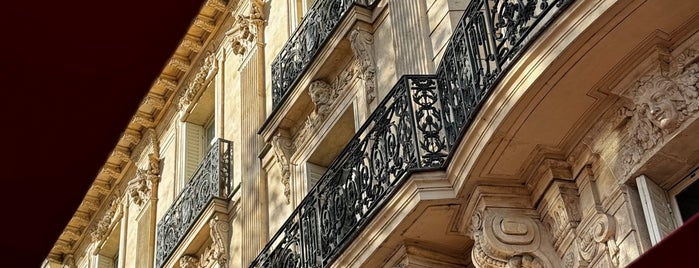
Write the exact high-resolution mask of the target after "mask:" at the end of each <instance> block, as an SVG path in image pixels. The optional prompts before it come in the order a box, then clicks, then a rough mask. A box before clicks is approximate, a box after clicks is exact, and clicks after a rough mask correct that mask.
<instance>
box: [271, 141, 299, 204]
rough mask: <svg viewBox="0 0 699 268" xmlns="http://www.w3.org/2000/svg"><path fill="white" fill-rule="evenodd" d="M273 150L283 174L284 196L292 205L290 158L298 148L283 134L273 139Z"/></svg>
mask: <svg viewBox="0 0 699 268" xmlns="http://www.w3.org/2000/svg"><path fill="white" fill-rule="evenodd" d="M272 149H273V150H274V156H275V157H276V159H277V163H278V164H279V170H280V172H281V182H282V184H283V185H284V196H286V203H287V204H291V170H290V165H291V164H290V162H289V158H290V157H291V155H292V154H293V152H294V151H295V150H296V147H295V146H294V144H293V143H292V142H291V140H290V139H289V138H287V137H283V136H282V135H281V134H277V135H276V136H274V137H272Z"/></svg>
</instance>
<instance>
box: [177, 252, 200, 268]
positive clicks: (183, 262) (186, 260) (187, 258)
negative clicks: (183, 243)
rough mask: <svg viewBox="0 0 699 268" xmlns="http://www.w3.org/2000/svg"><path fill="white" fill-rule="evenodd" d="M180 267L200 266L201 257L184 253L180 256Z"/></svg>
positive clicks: (197, 267) (191, 267)
mask: <svg viewBox="0 0 699 268" xmlns="http://www.w3.org/2000/svg"><path fill="white" fill-rule="evenodd" d="M179 262H180V267H181V268H199V267H202V266H201V265H200V264H199V258H197V257H195V256H192V255H183V256H182V257H180V261H179Z"/></svg>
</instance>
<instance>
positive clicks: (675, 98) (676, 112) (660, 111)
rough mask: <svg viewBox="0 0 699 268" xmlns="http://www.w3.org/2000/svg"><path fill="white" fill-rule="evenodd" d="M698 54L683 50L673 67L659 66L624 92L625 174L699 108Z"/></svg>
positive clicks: (665, 140)
mask: <svg viewBox="0 0 699 268" xmlns="http://www.w3.org/2000/svg"><path fill="white" fill-rule="evenodd" d="M696 54H697V53H696V52H695V51H694V50H687V51H685V52H683V53H682V54H680V56H678V57H677V58H676V59H675V60H674V64H673V65H672V66H673V67H674V68H673V70H671V71H664V70H663V68H657V69H655V70H653V71H651V72H649V73H647V74H646V75H644V76H642V77H641V78H640V79H638V81H637V82H636V84H635V85H634V87H633V88H632V89H630V90H629V91H628V92H627V93H626V94H625V97H626V98H627V99H628V100H629V103H628V104H627V107H624V108H622V110H621V114H622V116H623V117H625V118H626V119H627V121H628V123H627V125H628V130H629V131H628V132H629V137H628V141H627V142H625V143H624V146H623V147H622V149H621V152H620V154H621V158H620V162H621V165H620V166H621V170H622V171H623V173H624V175H628V174H629V172H630V171H631V170H632V169H633V167H634V166H635V165H636V164H638V163H639V162H640V161H641V159H642V158H643V157H644V156H645V155H647V154H649V151H652V150H656V149H657V147H658V145H659V144H664V143H665V142H667V139H668V138H669V137H670V136H672V134H674V133H675V132H677V130H678V129H679V128H680V126H681V125H682V124H683V123H684V122H685V121H686V120H687V118H689V117H691V116H694V115H695V114H696V112H697V110H699V93H698V92H697V87H699V65H697V63H696V60H697V55H696Z"/></svg>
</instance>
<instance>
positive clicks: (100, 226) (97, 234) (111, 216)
mask: <svg viewBox="0 0 699 268" xmlns="http://www.w3.org/2000/svg"><path fill="white" fill-rule="evenodd" d="M118 196H119V193H116V194H115V195H113V196H112V197H111V201H110V202H109V207H108V208H107V211H106V213H105V214H104V215H103V216H102V218H101V219H100V220H99V222H97V226H95V227H94V229H93V230H92V232H91V233H90V236H91V237H92V242H93V243H102V242H104V241H105V239H107V235H108V234H109V231H110V227H111V226H112V223H113V222H114V220H115V219H116V217H117V216H118V213H117V212H120V211H121V202H120V200H121V199H120V198H119V197H118ZM93 254H97V251H95V252H93Z"/></svg>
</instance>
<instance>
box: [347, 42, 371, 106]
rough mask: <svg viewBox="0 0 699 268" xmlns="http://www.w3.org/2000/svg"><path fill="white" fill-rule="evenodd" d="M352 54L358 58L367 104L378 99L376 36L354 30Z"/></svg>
mask: <svg viewBox="0 0 699 268" xmlns="http://www.w3.org/2000/svg"><path fill="white" fill-rule="evenodd" d="M350 44H351V47H352V52H354V56H355V57H356V58H357V63H358V64H359V68H360V74H361V75H362V78H363V79H364V85H365V91H366V96H367V103H371V102H372V101H374V99H375V98H376V62H375V60H374V36H373V35H371V33H369V32H367V31H364V30H361V29H354V30H352V32H351V33H350Z"/></svg>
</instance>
